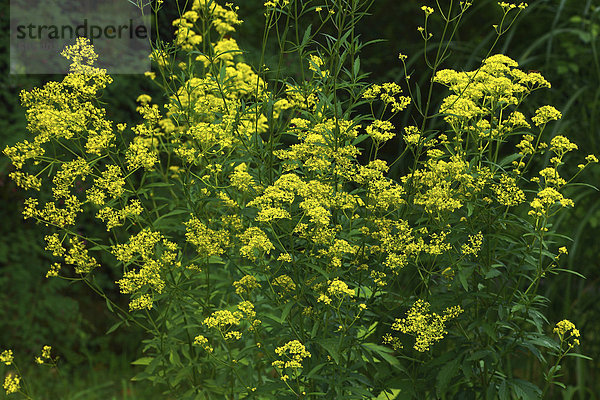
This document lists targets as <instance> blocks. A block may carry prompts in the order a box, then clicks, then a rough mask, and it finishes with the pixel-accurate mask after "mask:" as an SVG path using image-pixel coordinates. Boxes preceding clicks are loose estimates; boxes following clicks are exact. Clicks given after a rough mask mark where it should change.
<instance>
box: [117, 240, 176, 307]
mask: <svg viewBox="0 0 600 400" xmlns="http://www.w3.org/2000/svg"><path fill="white" fill-rule="evenodd" d="M159 248H161V251H159ZM112 254H113V255H114V256H115V257H116V258H117V260H118V261H120V262H122V263H123V264H125V265H126V266H128V265H130V264H133V265H137V266H138V267H139V268H138V269H137V270H136V269H130V270H126V271H125V273H124V274H123V278H122V279H120V280H118V281H117V284H118V285H119V287H120V289H121V293H123V294H132V295H134V296H135V297H134V298H133V299H132V300H131V301H130V303H129V308H130V309H132V310H135V309H150V308H152V303H153V298H152V296H151V293H148V292H156V293H161V292H162V290H163V289H164V287H165V281H164V278H163V275H164V274H165V273H166V270H167V269H168V268H172V267H173V266H177V265H179V264H180V263H179V262H176V259H177V257H178V250H177V245H176V244H175V243H173V242H171V241H169V240H167V239H165V238H164V237H163V235H162V234H161V233H160V232H155V231H152V230H150V229H149V228H146V229H144V230H142V231H140V232H139V233H138V234H136V235H133V236H131V237H130V238H129V242H128V243H125V244H117V245H115V246H113V248H112Z"/></svg>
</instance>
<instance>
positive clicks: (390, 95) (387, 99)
mask: <svg viewBox="0 0 600 400" xmlns="http://www.w3.org/2000/svg"><path fill="white" fill-rule="evenodd" d="M400 93H402V88H401V87H400V85H398V84H397V83H394V82H386V83H383V84H381V85H373V86H371V87H369V88H368V89H367V90H366V91H365V92H364V93H363V98H365V99H366V100H375V99H380V100H381V101H383V103H384V104H385V105H386V107H387V106H388V105H389V106H391V111H392V112H393V113H397V112H400V111H402V110H404V109H405V108H406V107H407V106H408V105H409V104H410V97H406V96H398V95H399V94H400Z"/></svg>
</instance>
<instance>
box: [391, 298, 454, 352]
mask: <svg viewBox="0 0 600 400" xmlns="http://www.w3.org/2000/svg"><path fill="white" fill-rule="evenodd" d="M429 307H430V305H429V303H428V302H426V301H424V300H421V299H419V300H417V301H416V302H415V303H414V304H413V306H412V307H411V308H410V309H409V310H408V313H407V315H406V318H402V319H396V321H395V322H394V324H393V325H392V329H393V330H395V331H400V332H402V333H407V334H410V335H414V336H416V341H415V345H414V349H415V350H417V351H420V352H425V351H427V350H429V347H430V346H431V345H432V344H434V343H435V342H437V341H440V340H442V339H443V338H444V335H445V334H447V333H448V332H447V331H446V329H445V324H446V322H447V321H448V320H450V319H453V318H456V317H458V316H459V315H460V314H461V313H462V312H463V311H464V310H463V309H462V308H461V307H460V306H454V307H449V308H446V309H445V310H444V313H443V314H442V315H438V314H436V313H429Z"/></svg>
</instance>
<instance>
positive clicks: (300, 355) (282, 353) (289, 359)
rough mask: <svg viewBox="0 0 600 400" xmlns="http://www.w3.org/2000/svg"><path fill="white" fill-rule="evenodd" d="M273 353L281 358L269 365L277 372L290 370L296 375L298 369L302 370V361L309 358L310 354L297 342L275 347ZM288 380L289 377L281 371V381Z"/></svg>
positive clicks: (293, 341)
mask: <svg viewBox="0 0 600 400" xmlns="http://www.w3.org/2000/svg"><path fill="white" fill-rule="evenodd" d="M275 353H276V354H277V355H278V356H279V357H281V359H279V360H275V361H273V362H272V363H271V364H272V365H273V366H274V367H275V368H277V369H278V370H285V369H286V368H292V369H293V370H294V373H295V374H296V375H297V374H298V369H301V368H302V361H303V360H304V359H306V358H310V357H311V354H310V352H308V351H307V350H306V347H304V345H303V344H302V343H300V341H298V340H292V341H289V342H287V343H286V344H285V345H283V346H281V347H277V348H276V349H275ZM288 379H289V375H288V374H285V373H284V372H283V371H282V372H281V380H283V381H286V380H288Z"/></svg>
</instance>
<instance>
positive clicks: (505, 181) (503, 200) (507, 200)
mask: <svg viewBox="0 0 600 400" xmlns="http://www.w3.org/2000/svg"><path fill="white" fill-rule="evenodd" d="M492 190H493V191H494V193H495V194H496V199H497V200H498V203H500V204H502V205H505V206H508V207H513V206H517V205H519V204H521V203H523V202H524V201H525V193H524V192H523V190H521V188H519V186H518V185H517V183H516V178H515V177H513V176H509V175H506V174H502V175H501V176H500V183H498V184H494V185H492Z"/></svg>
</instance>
